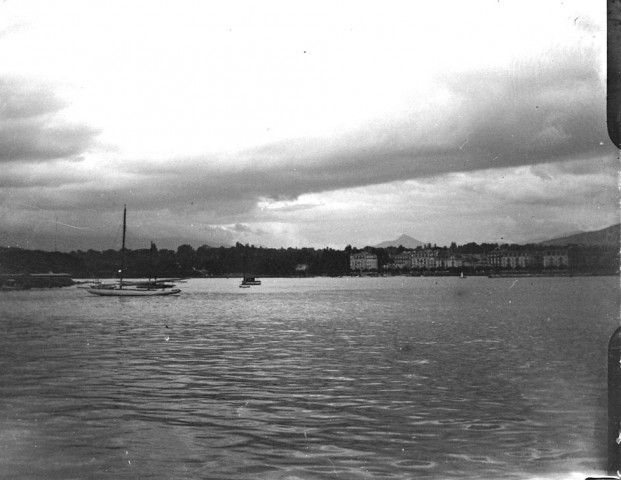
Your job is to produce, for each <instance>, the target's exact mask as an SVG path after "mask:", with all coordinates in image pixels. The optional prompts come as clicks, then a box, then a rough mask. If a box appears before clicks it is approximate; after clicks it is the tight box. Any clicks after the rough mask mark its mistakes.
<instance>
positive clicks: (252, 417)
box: [0, 277, 619, 479]
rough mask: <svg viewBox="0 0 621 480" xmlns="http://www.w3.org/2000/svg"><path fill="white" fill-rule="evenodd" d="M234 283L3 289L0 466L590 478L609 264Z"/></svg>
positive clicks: (28, 472) (39, 473) (611, 300)
mask: <svg viewBox="0 0 621 480" xmlns="http://www.w3.org/2000/svg"><path fill="white" fill-rule="evenodd" d="M238 283H239V282H238V280H235V279H230V280H227V279H195V280H190V281H189V282H188V283H186V284H183V285H182V288H183V293H182V294H181V295H180V296H178V297H161V298H105V297H96V296H92V295H89V294H88V293H87V292H86V291H85V290H81V289H78V288H75V287H71V288H66V289H60V290H31V291H23V292H6V293H2V295H0V313H1V317H2V318H1V320H0V388H1V390H0V392H1V396H0V472H3V473H2V475H4V476H5V477H4V478H28V479H49V478H52V479H74V478H75V479H84V478H93V479H98V478H114V479H137V478H142V479H195V478H205V479H208V478H212V479H246V478H259V479H286V478H288V479H323V478H334V479H359V478H361V479H365V478H377V479H380V478H381V479H410V478H412V479H413V478H430V479H431V478H433V479H435V478H439V479H440V478H441V479H450V478H460V479H463V478H481V479H496V478H533V477H550V478H554V477H558V478H564V476H565V477H566V476H571V475H572V472H574V473H573V475H575V472H589V473H590V472H599V473H602V469H603V466H604V464H605V447H604V445H603V442H604V440H605V428H606V403H605V402H606V345H607V342H608V339H609V337H610V335H611V334H612V332H613V331H614V329H615V328H616V327H617V326H618V324H619V302H618V300H619V291H618V290H619V279H618V278H613V277H594V278H521V279H516V278H506V279H488V278H475V277H471V278H468V279H466V280H460V279H458V278H435V279H434V278H412V277H395V278H330V279H326V278H311V279H264V280H263V285H262V286H259V287H252V288H250V289H239V288H238ZM0 476H1V475H0Z"/></svg>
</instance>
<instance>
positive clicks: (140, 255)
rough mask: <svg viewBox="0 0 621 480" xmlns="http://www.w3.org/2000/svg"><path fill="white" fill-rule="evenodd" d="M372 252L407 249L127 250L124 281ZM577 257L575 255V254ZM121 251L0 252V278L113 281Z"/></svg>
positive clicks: (473, 250) (604, 254)
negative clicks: (56, 276)
mask: <svg viewBox="0 0 621 480" xmlns="http://www.w3.org/2000/svg"><path fill="white" fill-rule="evenodd" d="M497 248H503V249H510V250H537V249H539V250H541V248H542V247H541V246H540V245H506V244H503V245H499V244H497V243H482V244H477V243H474V242H471V243H467V244H465V245H461V246H460V245H456V244H455V243H452V244H451V245H450V247H438V246H437V245H431V244H427V245H424V246H421V247H417V248H416V249H414V250H422V249H437V250H448V251H450V252H451V253H454V254H486V253H488V252H490V251H492V250H494V249H497ZM575 248H576V249H578V250H574V261H579V262H580V267H581V269H584V270H585V271H586V270H589V269H592V267H593V266H597V270H606V271H609V272H612V273H618V266H619V259H618V257H619V255H618V249H617V248H612V247H611V248H602V247H575ZM363 250H364V251H368V252H370V253H374V254H375V255H377V257H378V265H379V266H380V270H381V269H382V266H384V265H389V264H390V263H391V261H392V260H391V259H392V257H393V256H394V255H395V254H398V253H401V252H403V251H405V250H412V249H406V248H405V247H403V246H399V247H386V248H378V247H364V248H355V247H352V246H351V245H348V246H347V247H345V249H343V250H335V249H332V248H328V247H326V248H323V249H314V248H279V249H276V248H265V247H256V246H254V245H247V244H246V245H243V244H241V243H237V244H236V245H235V246H233V247H210V246H208V245H203V246H201V247H199V248H197V249H195V248H193V247H192V246H191V245H181V246H179V247H178V248H177V250H176V251H175V250H169V249H158V248H157V246H155V245H152V246H151V248H150V249H139V250H126V252H125V258H124V262H123V263H124V276H125V277H140V278H142V277H144V278H146V277H158V278H164V277H201V276H239V275H242V274H246V275H248V276H281V277H287V276H303V275H310V276H317V275H329V276H338V275H347V274H349V273H351V272H350V268H349V265H350V263H349V257H350V255H351V254H353V253H357V252H360V251H363ZM576 252H577V255H576ZM121 262H122V258H121V252H120V251H117V250H104V251H95V250H88V251H81V250H78V251H73V252H70V253H63V252H49V251H42V250H27V249H21V248H12V247H11V248H8V247H0V273H4V274H7V273H8V274H17V273H48V272H54V273H68V274H71V275H72V276H74V277H75V278H113V277H115V276H117V275H118V272H119V269H120V268H121Z"/></svg>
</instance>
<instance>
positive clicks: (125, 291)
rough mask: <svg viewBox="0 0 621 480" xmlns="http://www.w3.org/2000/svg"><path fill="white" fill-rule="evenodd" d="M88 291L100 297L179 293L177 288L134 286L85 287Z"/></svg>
mask: <svg viewBox="0 0 621 480" xmlns="http://www.w3.org/2000/svg"><path fill="white" fill-rule="evenodd" d="M86 291H87V292H88V293H92V294H93V295H100V296H102V297H157V296H163V295H176V294H177V293H181V290H179V289H178V288H173V289H170V290H148V289H144V288H143V289H136V288H101V287H99V288H87V289H86Z"/></svg>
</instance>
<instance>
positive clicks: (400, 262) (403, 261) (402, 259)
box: [392, 252, 412, 270]
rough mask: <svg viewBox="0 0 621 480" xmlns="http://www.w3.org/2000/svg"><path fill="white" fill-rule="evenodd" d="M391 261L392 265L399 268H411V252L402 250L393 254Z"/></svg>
mask: <svg viewBox="0 0 621 480" xmlns="http://www.w3.org/2000/svg"><path fill="white" fill-rule="evenodd" d="M392 263H393V265H394V267H395V268H396V269H399V270H404V269H409V268H412V252H403V253H397V254H396V255H393V257H392Z"/></svg>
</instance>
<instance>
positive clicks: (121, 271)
mask: <svg viewBox="0 0 621 480" xmlns="http://www.w3.org/2000/svg"><path fill="white" fill-rule="evenodd" d="M126 230H127V205H123V244H122V246H121V270H120V272H119V288H123V273H124V272H125V232H126Z"/></svg>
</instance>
